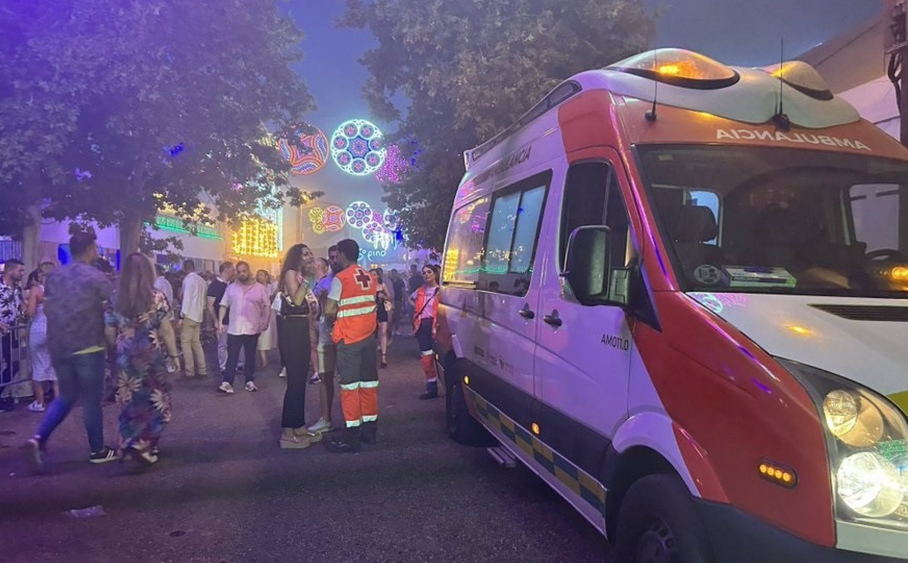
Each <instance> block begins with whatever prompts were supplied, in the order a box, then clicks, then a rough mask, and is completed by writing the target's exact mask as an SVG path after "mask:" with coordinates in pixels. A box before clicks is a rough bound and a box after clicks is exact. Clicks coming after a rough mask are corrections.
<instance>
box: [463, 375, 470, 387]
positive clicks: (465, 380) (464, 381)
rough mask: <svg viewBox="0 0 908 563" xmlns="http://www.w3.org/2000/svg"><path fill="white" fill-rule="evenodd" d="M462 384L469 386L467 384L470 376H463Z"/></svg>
mask: <svg viewBox="0 0 908 563" xmlns="http://www.w3.org/2000/svg"><path fill="white" fill-rule="evenodd" d="M463 384H464V385H469V384H470V376H469V375H465V376H463Z"/></svg>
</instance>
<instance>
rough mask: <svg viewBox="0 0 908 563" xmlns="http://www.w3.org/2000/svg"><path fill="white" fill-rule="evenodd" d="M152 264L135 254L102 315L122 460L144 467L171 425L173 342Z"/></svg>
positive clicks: (167, 311)
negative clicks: (112, 365)
mask: <svg viewBox="0 0 908 563" xmlns="http://www.w3.org/2000/svg"><path fill="white" fill-rule="evenodd" d="M154 280H155V271H154V268H153V267H152V265H151V261H150V260H149V259H148V258H147V257H146V256H145V255H143V254H140V253H138V252H134V253H132V254H130V255H129V256H127V257H126V260H125V262H124V263H123V271H122V272H121V273H120V279H119V285H118V289H117V295H116V300H115V302H114V303H113V305H112V306H110V307H109V308H108V311H107V314H106V324H107V331H106V332H107V340H108V342H109V343H110V344H111V345H112V346H115V347H116V366H117V368H118V371H119V374H118V377H117V395H116V397H117V403H118V404H119V405H120V455H121V457H122V458H125V457H130V458H132V459H134V460H135V461H137V462H139V463H140V464H142V465H146V466H147V465H151V464H153V463H156V462H157V461H158V454H159V452H158V441H159V440H160V438H161V432H162V431H163V430H164V424H165V423H167V422H170V381H169V374H170V373H173V372H175V371H176V369H177V368H176V366H177V362H176V360H177V357H178V356H177V343H176V338H174V333H173V326H172V325H171V324H170V320H169V317H170V304H168V303H167V298H166V297H165V296H164V294H163V293H161V292H160V291H157V290H155V289H154Z"/></svg>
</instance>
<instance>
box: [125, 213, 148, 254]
mask: <svg viewBox="0 0 908 563" xmlns="http://www.w3.org/2000/svg"><path fill="white" fill-rule="evenodd" d="M119 227H120V259H121V260H124V259H125V258H126V257H127V256H129V255H130V254H132V253H133V252H138V251H139V239H140V238H141V236H142V231H143V230H144V229H145V224H144V221H142V217H141V215H139V214H138V213H127V214H126V215H125V216H124V217H123V218H122V219H120V225H119Z"/></svg>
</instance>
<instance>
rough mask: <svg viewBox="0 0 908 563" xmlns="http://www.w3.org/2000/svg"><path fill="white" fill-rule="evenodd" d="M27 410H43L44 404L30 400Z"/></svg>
mask: <svg viewBox="0 0 908 563" xmlns="http://www.w3.org/2000/svg"><path fill="white" fill-rule="evenodd" d="M28 410H30V411H31V412H44V405H42V404H41V403H39V402H38V401H32V402H31V404H30V405H28Z"/></svg>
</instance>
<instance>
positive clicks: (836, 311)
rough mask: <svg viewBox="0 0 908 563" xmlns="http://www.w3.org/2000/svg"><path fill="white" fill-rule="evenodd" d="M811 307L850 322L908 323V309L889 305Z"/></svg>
mask: <svg viewBox="0 0 908 563" xmlns="http://www.w3.org/2000/svg"><path fill="white" fill-rule="evenodd" d="M811 307H813V308H814V309H819V310H821V311H823V312H825V313H829V314H831V315H835V316H837V317H842V318H843V319H848V320H850V321H883V322H894V323H904V322H908V307H892V306H887V305H811Z"/></svg>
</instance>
